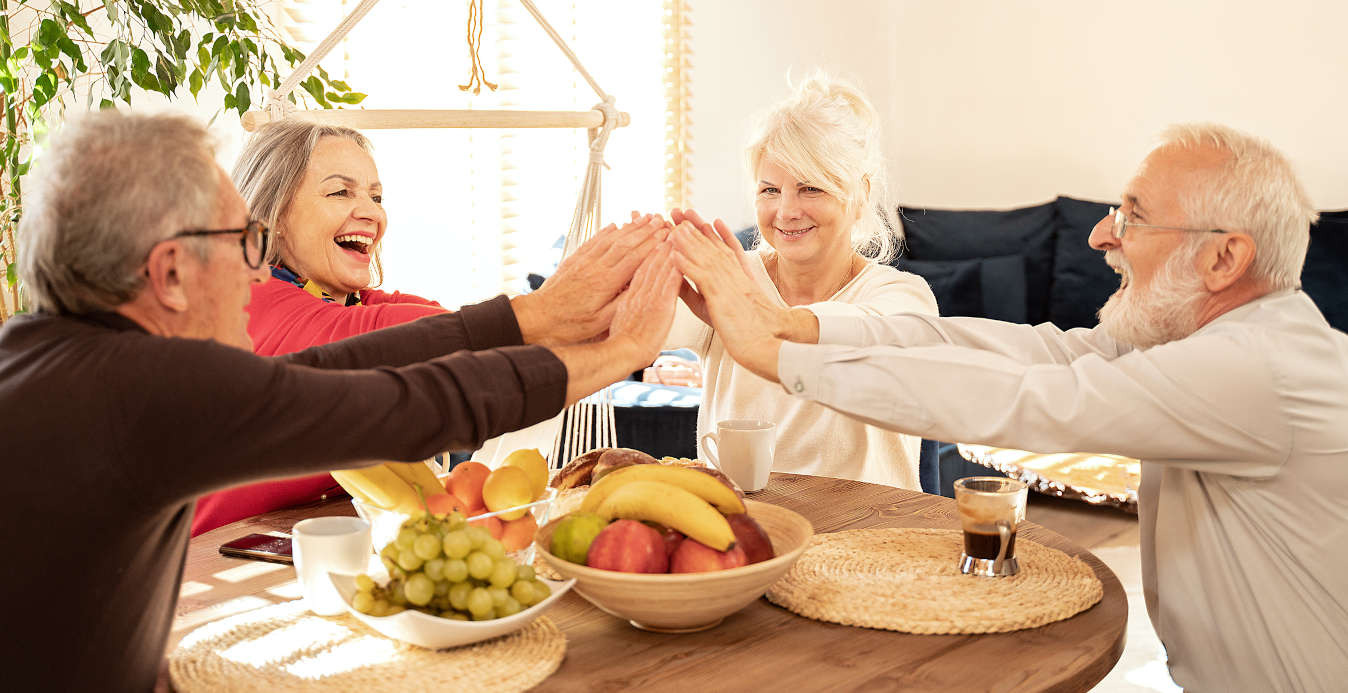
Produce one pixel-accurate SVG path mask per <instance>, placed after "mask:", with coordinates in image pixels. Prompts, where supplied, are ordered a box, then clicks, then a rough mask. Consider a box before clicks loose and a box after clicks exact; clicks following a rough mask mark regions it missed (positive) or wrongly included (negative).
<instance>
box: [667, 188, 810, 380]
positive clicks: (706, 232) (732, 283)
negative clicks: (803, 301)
mask: <svg viewBox="0 0 1348 693" xmlns="http://www.w3.org/2000/svg"><path fill="white" fill-rule="evenodd" d="M670 217H671V218H673V219H675V220H676V221H678V222H679V223H678V226H676V227H675V229H674V231H673V233H672V234H670V238H671V240H672V241H673V243H674V262H675V264H676V265H677V266H678V268H679V271H680V272H682V273H683V275H684V277H686V278H687V279H690V280H692V282H693V283H694V284H696V285H697V289H696V290H694V289H693V287H692V286H689V285H688V283H687V282H684V283H683V287H682V289H681V290H680V296H681V297H682V298H683V300H684V302H685V303H686V304H687V305H688V307H689V308H690V309H691V310H692V311H693V312H694V313H696V314H697V315H698V317H701V318H702V319H703V320H705V321H707V322H709V323H710V324H711V326H712V327H713V328H715V330H716V332H717V334H718V335H719V336H720V338H721V341H722V342H724V344H725V346H726V351H728V352H730V355H731V357H733V358H734V359H735V360H736V361H738V362H739V363H740V365H742V366H744V367H745V368H748V369H749V370H751V371H753V372H754V373H756V374H758V375H759V376H761V377H763V378H766V379H768V380H771V381H773V382H776V381H777V352H778V350H779V349H780V347H781V342H782V338H783V337H785V336H788V335H789V333H790V332H791V326H792V322H793V318H792V316H791V314H790V311H789V310H788V309H786V308H783V307H781V306H780V305H777V304H776V303H775V302H774V301H772V300H771V299H770V298H769V297H768V296H767V294H765V293H764V292H763V290H762V289H761V288H759V286H758V285H757V284H756V283H755V282H754V280H753V278H752V275H751V274H750V270H749V268H750V267H751V265H750V264H749V261H748V258H746V257H745V255H744V250H743V249H742V248H741V247H740V244H739V241H738V240H737V239H736V238H735V236H734V234H732V233H730V229H729V228H728V227H726V225H725V223H724V222H721V221H719V220H718V221H717V222H716V223H715V224H707V223H706V222H705V221H703V220H702V218H701V217H699V216H698V215H697V213H696V212H692V211H689V210H674V211H673V212H671V213H670Z"/></svg>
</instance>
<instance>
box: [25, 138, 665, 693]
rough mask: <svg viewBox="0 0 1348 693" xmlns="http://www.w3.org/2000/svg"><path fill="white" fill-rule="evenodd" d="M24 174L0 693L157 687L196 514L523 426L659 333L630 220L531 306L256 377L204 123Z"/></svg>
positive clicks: (329, 350) (379, 338) (96, 147)
mask: <svg viewBox="0 0 1348 693" xmlns="http://www.w3.org/2000/svg"><path fill="white" fill-rule="evenodd" d="M36 175H37V178H36V179H35V180H33V181H31V182H30V184H29V185H28V186H26V189H25V193H26V197H25V200H24V202H25V205H24V212H25V214H24V217H23V221H22V223H21V225H20V229H19V243H20V248H21V249H22V253H21V260H20V263H21V266H20V273H21V277H22V279H23V281H24V284H25V287H26V290H27V291H28V293H29V297H30V300H31V303H32V305H33V306H34V308H35V310H34V312H33V313H31V314H28V315H20V316H18V317H15V318H13V319H11V320H10V321H8V322H7V323H6V324H5V325H4V326H3V329H0V465H2V468H3V471H4V472H5V479H6V486H5V497H4V502H3V503H2V504H0V540H2V542H0V545H3V546H4V548H5V549H6V550H5V555H6V556H7V557H8V558H9V559H10V560H11V562H12V563H13V565H11V566H10V567H9V569H7V570H6V571H5V572H4V577H0V592H3V593H4V594H5V595H6V598H5V608H4V615H5V618H6V624H7V627H8V629H9V630H10V632H11V634H13V635H14V636H15V637H11V638H10V639H9V640H8V645H7V647H5V648H4V650H3V655H0V662H3V663H4V669H5V679H6V681H7V688H8V689H10V690H72V691H74V690H79V691H121V690H127V691H131V690H136V691H145V690H149V689H151V688H152V687H153V686H154V684H155V680H156V677H157V675H158V672H159V668H160V663H161V661H162V659H163V656H164V647H165V642H166V640H167V638H168V633H169V627H170V624H171V623H172V621H173V613H174V604H175V602H176V600H177V596H178V587H179V582H180V581H181V576H182V568H183V561H184V558H185V556H186V552H187V543H188V529H189V526H190V523H191V519H192V504H193V502H194V500H195V499H196V497H197V496H199V495H201V494H203V493H206V492H208V491H212V490H215V489H219V488H223V487H226V486H232V485H236V484H239V483H244V482H249V481H255V480H258V479H262V478H266V477H275V476H283V475H295V474H301V473H313V472H318V471H322V470H328V469H337V468H350V467H358V466H361V465H362V464H368V462H367V461H370V460H388V459H393V460H407V461H411V460H420V459H425V458H427V457H430V456H431V455H433V454H435V453H437V452H439V451H441V450H446V449H450V448H463V447H472V446H475V445H477V444H480V443H481V442H482V441H483V440H485V439H487V438H490V437H493V436H497V435H500V434H502V433H505V432H507V431H511V430H515V429H518V428H522V427H525V426H528V425H531V424H533V423H536V422H538V421H541V420H543V419H546V418H548V417H551V416H552V415H554V414H556V413H557V412H558V411H559V410H560V409H561V407H562V405H563V404H564V403H567V402H574V401H576V400H577V399H579V398H580V397H582V396H584V395H587V394H589V393H590V392H593V391H594V390H597V389H598V388H600V387H603V386H604V385H607V384H608V383H611V382H614V381H616V380H619V379H621V378H622V377H623V376H624V375H626V374H628V373H631V372H632V371H634V370H636V369H637V368H640V367H641V366H643V365H645V364H648V363H650V362H651V360H652V359H654V358H655V356H656V354H658V353H659V349H660V346H661V344H662V343H663V340H664V337H665V334H666V333H667V332H668V330H669V325H670V321H671V320H672V319H673V315H674V302H675V296H676V295H677V292H678V284H679V275H678V272H677V270H675V269H674V266H673V262H672V260H671V258H670V250H669V245H668V243H667V242H666V241H665V240H664V236H666V235H667V230H666V228H665V225H664V224H663V222H661V221H659V220H658V219H647V220H645V221H643V222H640V223H633V224H630V225H628V226H627V227H624V228H623V229H607V230H605V231H601V232H600V233H599V234H598V235H596V237H595V238H594V239H592V240H591V241H590V242H589V243H586V244H585V245H584V246H582V247H581V248H580V249H579V250H578V251H577V252H576V253H575V254H573V255H572V256H571V257H570V258H568V259H567V260H566V261H564V262H563V263H562V265H561V266H560V267H559V268H558V270H557V273H556V274H555V275H554V277H553V278H552V279H550V280H549V283H548V284H547V285H545V286H544V287H543V288H542V289H540V290H539V291H537V292H535V293H533V294H528V295H526V296H521V297H519V298H516V299H513V300H507V299H506V298H505V297H503V296H502V297H498V298H496V299H493V300H491V301H487V302H486V303H482V304H479V305H476V306H465V307H464V308H463V309H462V310H461V311H460V312H458V313H447V314H444V315H438V316H432V317H426V318H422V319H420V320H417V321H415V322H412V323H408V324H406V325H402V326H399V327H393V328H389V329H387V330H379V331H376V332H372V333H369V334H367V335H363V336H360V337H356V338H353V339H350V340H345V341H341V342H335V343H333V344H330V345H327V346H322V347H317V348H313V349H309V350H307V351H303V352H299V353H296V354H292V355H289V356H286V357H281V358H275V359H272V358H263V357H260V356H256V355H254V354H253V353H251V340H250V339H249V337H248V331H247V324H248V314H247V313H246V312H245V310H244V308H245V306H246V305H247V303H248V300H249V297H250V292H249V287H250V285H251V284H252V283H254V282H261V281H264V280H265V279H266V277H267V273H266V270H265V269H262V268H261V264H262V263H261V259H262V257H263V251H264V250H265V249H266V245H267V240H268V235H267V233H266V230H265V228H264V227H263V226H262V225H261V224H258V223H256V222H249V221H248V216H247V210H246V209H245V207H244V204H243V200H242V199H241V198H240V197H239V194H238V193H237V192H236V191H235V190H234V186H233V185H232V184H231V183H230V180H229V177H228V176H227V175H225V173H224V171H222V170H221V169H220V167H219V166H218V165H216V163H215V161H214V160H213V157H212V154H211V151H210V148H209V146H208V145H207V139H206V132H205V130H204V129H203V128H202V127H201V126H200V125H199V124H197V123H195V122H193V121H191V120H189V119H186V118H180V117H173V116H132V115H122V114H118V113H116V112H115V111H108V112H103V113H100V114H96V115H92V116H88V117H86V118H85V119H84V120H82V121H80V122H78V123H75V124H72V125H69V126H67V127H66V128H65V129H64V130H63V131H62V132H61V133H60V134H58V135H57V136H56V137H55V141H54V143H53V144H52V146H51V147H50V148H49V149H48V150H47V151H46V152H45V153H44V154H43V157H42V160H41V161H40V162H39V164H38V166H37V169H36ZM236 243H237V244H241V246H242V250H243V252H242V255H241V254H240V252H239V247H240V246H239V245H236ZM643 258H644V260H643ZM629 281H630V285H629ZM625 286H626V287H628V288H624V287H625ZM531 344H532V345H534V346H530V345H531ZM538 344H546V345H547V346H546V347H545V346H537V345H538Z"/></svg>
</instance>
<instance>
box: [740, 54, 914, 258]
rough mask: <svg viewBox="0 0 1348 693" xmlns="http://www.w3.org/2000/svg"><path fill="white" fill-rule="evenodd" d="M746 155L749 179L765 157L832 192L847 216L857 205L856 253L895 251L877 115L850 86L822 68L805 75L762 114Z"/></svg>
mask: <svg viewBox="0 0 1348 693" xmlns="http://www.w3.org/2000/svg"><path fill="white" fill-rule="evenodd" d="M746 154H747V158H748V165H749V175H750V176H751V177H752V179H754V180H757V177H758V167H759V165H760V164H761V163H762V162H763V159H764V158H765V157H766V158H771V159H772V160H773V161H775V162H777V164H778V165H780V166H781V167H782V168H784V169H786V171H787V172H788V173H790V174H791V175H792V176H793V177H794V178H796V179H797V180H799V181H802V182H808V183H809V184H810V185H813V186H815V187H817V188H819V189H820V190H823V191H824V192H826V193H828V194H829V195H832V196H833V197H835V198H837V199H838V200H839V201H841V202H842V203H843V207H844V208H845V209H846V210H847V212H848V213H849V214H855V213H857V211H858V210H860V211H861V214H860V218H859V220H858V221H857V223H856V224H855V225H854V226H853V227H852V247H853V249H855V250H856V251H857V252H858V253H861V254H862V255H864V256H866V257H870V258H873V259H875V260H878V261H880V262H887V261H889V260H890V259H891V258H893V256H894V255H895V254H896V252H897V251H898V247H899V244H900V240H901V236H900V235H899V234H900V233H901V231H900V230H899V228H900V227H899V225H898V223H897V221H896V220H895V218H894V212H893V211H892V210H890V209H889V207H888V205H887V203H885V199H886V194H885V192H886V191H885V162H884V157H883V155H882V154H881V149H880V117H879V114H878V113H877V112H876V110H875V107H874V106H872V105H871V103H870V101H868V100H867V99H866V96H865V95H864V94H862V93H861V91H860V90H859V89H857V88H856V87H854V86H852V85H851V84H848V83H846V82H843V81H839V80H835V79H832V78H830V77H828V76H826V75H824V74H822V73H816V74H814V75H812V76H810V77H808V78H806V79H805V81H803V82H802V83H801V84H800V85H798V86H797V87H796V88H795V93H794V94H792V96H790V97H789V98H787V99H786V100H785V101H783V102H782V103H780V104H778V105H777V106H775V107H774V108H773V109H772V111H770V112H769V113H768V115H767V116H766V117H765V118H764V119H763V123H762V125H761V126H760V128H759V131H758V134H757V136H755V137H754V139H753V141H752V143H751V144H750V145H749V147H748V150H747V152H746ZM760 231H761V230H760Z"/></svg>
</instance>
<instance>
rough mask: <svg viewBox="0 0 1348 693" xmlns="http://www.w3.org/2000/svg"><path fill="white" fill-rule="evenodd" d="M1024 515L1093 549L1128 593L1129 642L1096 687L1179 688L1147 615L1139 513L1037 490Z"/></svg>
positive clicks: (1120, 690) (1104, 690)
mask: <svg viewBox="0 0 1348 693" xmlns="http://www.w3.org/2000/svg"><path fill="white" fill-rule="evenodd" d="M1026 519H1028V520H1029V521H1031V522H1036V523H1038V524H1041V525H1043V526H1045V527H1048V528H1049V529H1052V530H1053V531H1055V532H1057V533H1059V534H1061V535H1063V536H1065V537H1067V538H1068V539H1071V540H1072V541H1074V542H1076V543H1077V544H1080V545H1081V546H1084V547H1086V548H1088V549H1090V550H1091V553H1094V554H1095V555H1096V556H1097V557H1098V558H1100V560H1102V561H1104V562H1105V564H1106V565H1108V566H1109V568H1110V570H1113V571H1114V574H1115V575H1117V576H1118V578H1119V582H1121V583H1122V584H1123V588H1124V591H1125V592H1126V593H1127V595H1128V635H1127V638H1128V642H1127V644H1126V645H1125V646H1124V650H1123V656H1122V657H1120V658H1119V662H1118V664H1116V665H1115V666H1114V669H1113V671H1111V672H1110V673H1109V676H1106V677H1105V679H1104V680H1103V681H1101V682H1100V683H1099V684H1097V685H1096V686H1095V688H1093V689H1092V690H1094V691H1096V692H1097V693H1140V692H1142V691H1158V692H1160V693H1178V692H1179V691H1180V689H1179V687H1177V686H1175V684H1174V682H1173V681H1171V680H1170V674H1169V672H1168V671H1167V670H1166V666H1165V649H1164V648H1163V647H1161V642H1160V640H1158V639H1157V638H1156V632H1155V631H1154V630H1153V629H1152V627H1151V621H1150V620H1148V618H1147V607H1146V604H1145V603H1144V601H1143V596H1142V566H1141V560H1142V558H1141V551H1140V549H1139V541H1138V529H1137V516H1136V515H1133V514H1130V513H1125V512H1123V511H1121V510H1117V509H1114V508H1110V507H1101V506H1096V505H1089V504H1087V503H1083V502H1081V501H1075V500H1067V499H1063V498H1056V497H1053V496H1046V495H1042V494H1038V493H1031V494H1030V503H1029V507H1028V508H1027V510H1026Z"/></svg>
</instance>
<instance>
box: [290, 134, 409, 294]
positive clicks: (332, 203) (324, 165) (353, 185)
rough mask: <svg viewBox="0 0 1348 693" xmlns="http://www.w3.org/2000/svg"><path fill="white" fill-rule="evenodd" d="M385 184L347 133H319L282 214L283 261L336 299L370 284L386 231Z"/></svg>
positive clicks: (364, 152) (365, 153) (367, 157)
mask: <svg viewBox="0 0 1348 693" xmlns="http://www.w3.org/2000/svg"><path fill="white" fill-rule="evenodd" d="M382 202H383V188H382V187H381V186H380V184H379V172H378V170H377V169H375V165H374V159H373V158H371V157H370V155H369V153H367V152H366V151H365V150H364V149H361V147H360V145H358V144H356V143H355V142H353V141H351V140H349V139H347V138H345V137H323V138H321V139H319V141H318V144H317V145H316V146H315V147H314V151H313V154H312V155H311V156H310V157H309V167H308V168H307V169H305V171H304V177H303V178H302V179H300V184H299V187H298V188H297V189H296V190H295V195H294V196H293V197H292V198H291V199H290V202H289V203H288V204H287V205H286V208H285V211H284V212H283V213H282V214H281V219H280V223H279V224H278V230H279V231H280V236H279V237H278V239H277V242H278V243H279V244H280V253H281V261H282V262H283V263H285V265H286V266H287V267H289V268H290V269H292V270H294V271H295V272H296V273H298V274H299V275H300V276H301V277H305V278H307V279H310V280H312V281H314V282H316V283H317V284H318V285H319V286H321V287H323V289H324V290H326V291H327V292H328V293H329V294H332V295H333V296H334V297H335V298H337V299H338V301H341V300H343V299H344V298H345V296H346V295H347V294H351V293H354V292H356V291H359V290H360V289H363V288H365V287H367V286H369V284H370V261H371V259H373V258H372V256H371V254H370V253H371V252H372V251H373V249H374V247H375V244H376V243H378V242H379V240H380V239H381V238H383V236H384V227H385V225H386V224H387V223H388V218H387V217H386V216H385V214H384V207H383V204H382Z"/></svg>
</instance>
